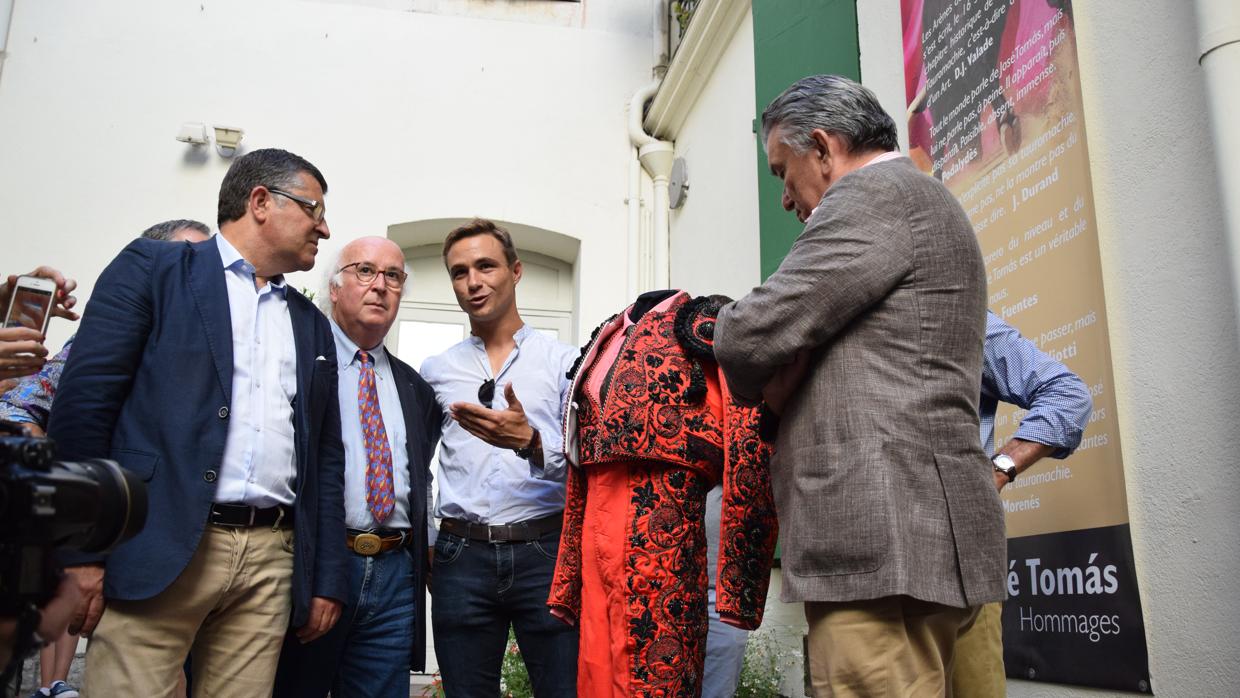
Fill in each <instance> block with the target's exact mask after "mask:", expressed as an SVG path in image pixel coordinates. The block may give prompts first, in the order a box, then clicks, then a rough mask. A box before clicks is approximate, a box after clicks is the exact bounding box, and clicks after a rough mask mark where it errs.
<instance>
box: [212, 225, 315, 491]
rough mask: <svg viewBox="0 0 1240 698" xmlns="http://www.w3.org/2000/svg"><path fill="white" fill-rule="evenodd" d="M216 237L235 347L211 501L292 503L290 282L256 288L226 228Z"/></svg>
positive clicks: (293, 365)
mask: <svg viewBox="0 0 1240 698" xmlns="http://www.w3.org/2000/svg"><path fill="white" fill-rule="evenodd" d="M215 240H216V244H218V245H219V248H220V258H221V259H222V260H223V263H224V285H225V287H226V288H227V289H228V310H229V315H230V316H231V318H232V350H233V378H232V403H231V405H230V406H229V419H228V436H227V438H226V440H225V441H224V458H223V461H222V462H221V464H220V477H219V482H218V483H217V487H216V490H215V501H217V502H240V503H244V504H252V505H254V506H258V507H270V506H274V505H276V504H292V503H293V499H294V493H293V483H294V481H295V480H296V479H297V462H296V457H297V456H296V447H295V445H294V440H293V439H294V436H293V398H295V397H296V396H297V353H296V348H295V347H294V345H293V320H292V318H291V317H290V316H289V312H288V303H287V301H286V300H285V293H286V292H287V290H288V289H287V287H286V286H285V284H284V277H283V276H276V277H272V278H270V279H268V280H267V284H266V285H265V286H263V287H262V288H255V286H254V265H252V264H250V263H249V262H247V261H246V260H245V259H243V258H242V257H241V253H240V252H238V251H237V248H235V247H233V246H232V245H231V244H229V242H228V240H227V239H225V238H224V236H223V235H216V236H215Z"/></svg>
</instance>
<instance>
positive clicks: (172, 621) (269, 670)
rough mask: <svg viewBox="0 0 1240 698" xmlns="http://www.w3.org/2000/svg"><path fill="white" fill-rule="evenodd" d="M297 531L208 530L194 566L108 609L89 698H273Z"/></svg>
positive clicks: (92, 660)
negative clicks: (188, 685) (187, 696)
mask: <svg viewBox="0 0 1240 698" xmlns="http://www.w3.org/2000/svg"><path fill="white" fill-rule="evenodd" d="M291 543H292V531H291V530H282V529H277V530H272V529H271V528H264V527H259V528H225V527H221V526H213V525H210V524H208V525H207V528H206V530H205V531H204V532H203V534H202V539H201V540H200V541H199V543H198V549H197V550H196V551H195V552H194V556H193V558H191V559H190V562H189V565H187V566H186V568H185V570H184V571H182V572H181V575H180V576H179V577H177V579H176V581H174V582H173V583H172V584H171V585H170V586H169V587H168V588H167V589H164V590H163V591H162V592H160V593H159V594H158V595H156V596H155V597H153V598H150V599H144V600H142V601H109V602H108V604H107V608H106V610H105V611H104V613H103V618H102V619H101V620H100V621H99V625H98V626H97V627H96V628H95V632H94V634H93V635H92V636H91V638H90V643H89V644H88V645H87V648H86V676H85V680H84V685H83V690H82V695H83V696H85V697H86V698H115V697H117V696H171V695H172V692H173V690H174V689H175V687H176V685H177V677H178V675H179V673H180V671H181V666H182V664H184V662H185V657H186V655H189V654H191V652H192V656H193V695H194V698H206V697H211V698H215V697H216V696H236V697H237V698H254V697H255V696H269V695H271V689H272V684H273V683H274V680H275V673H276V663H277V662H278V660H279V658H280V647H281V644H282V642H283V640H284V634H285V631H286V630H287V628H288V621H289V613H290V611H291V607H292V594H291V589H292V577H293V553H292V545H291Z"/></svg>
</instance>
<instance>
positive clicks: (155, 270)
mask: <svg viewBox="0 0 1240 698" xmlns="http://www.w3.org/2000/svg"><path fill="white" fill-rule="evenodd" d="M224 273H225V272H224V268H223V263H222V262H221V259H220V254H219V248H218V246H217V243H216V241H215V240H214V239H211V240H207V241H204V242H199V243H194V244H190V243H167V242H160V241H155V240H145V239H139V240H135V241H134V242H132V243H130V244H129V246H128V247H126V248H125V249H124V250H123V251H122V252H121V253H120V255H118V256H117V258H116V259H115V260H113V261H112V263H111V264H109V265H108V268H107V269H105V270H104V272H103V275H102V276H100V277H99V280H98V282H97V283H96V284H95V289H94V292H93V293H92V294H91V298H90V303H89V305H88V306H87V308H86V313H85V314H84V317H83V319H82V326H81V329H80V330H79V332H78V334H77V339H76V341H75V343H74V347H73V352H71V353H70V356H69V361H68V363H67V364H66V366H65V371H64V374H63V376H62V378H61V382H60V385H59V388H58V391H57V394H56V400H55V402H54V403H53V405H52V414H51V419H50V423H49V425H48V434H49V436H50V437H51V438H53V439H55V441H56V443H57V444H58V448H59V457H60V458H62V459H65V460H80V459H83V458H111V459H113V460H116V461H117V462H119V463H120V464H121V466H122V467H124V468H127V469H129V470H131V471H133V472H134V473H136V474H137V475H138V476H139V477H141V478H142V479H143V480H144V481H146V484H147V493H148V499H149V505H150V508H149V513H148V515H147V519H146V526H145V527H144V528H143V529H142V532H141V533H139V534H138V535H137V536H135V537H134V538H133V539H131V540H129V541H127V542H125V543H122V544H121V545H119V546H118V547H117V548H116V549H115V550H113V551H112V552H111V553H110V554H109V555H108V556H107V557H106V566H107V571H106V574H105V576H104V595H105V596H106V597H108V598H111V599H126V600H131V599H147V598H151V597H153V596H155V595H156V594H158V593H160V592H161V591H163V590H164V589H166V588H167V587H168V585H169V584H171V583H172V581H173V580H175V579H176V578H177V576H178V575H179V574H180V573H181V571H182V570H184V569H185V566H186V565H187V564H188V563H189V560H190V558H191V557H192V556H193V554H194V551H195V550H196V549H197V547H198V541H199V539H200V537H201V536H202V532H203V530H204V528H205V527H206V526H207V516H208V512H209V509H210V507H211V504H212V502H213V501H214V498H215V491H216V480H217V479H218V475H219V471H220V465H221V460H222V456H223V452H224V441H225V438H226V437H227V433H228V416H229V411H230V409H231V404H232V395H231V393H232V376H233V343H232V322H231V316H230V315H229V305H228V292H227V290H226V288H225V285H224V283H225V282H224ZM286 297H287V302H288V309H289V315H290V317H291V320H292V325H293V337H294V344H295V349H296V355H297V397H296V399H295V400H294V403H293V422H294V424H293V428H294V434H295V441H296V444H295V445H296V455H297V458H296V460H297V480H296V483H295V484H294V492H295V494H296V503H295V505H294V508H295V522H294V542H293V546H294V557H293V585H292V587H293V618H292V622H293V623H294V624H295V625H298V626H300V625H302V624H304V623H305V621H306V619H307V616H308V607H309V603H310V599H311V597H313V596H324V597H328V598H333V599H338V600H343V599H344V598H345V594H346V590H347V589H348V578H347V572H346V569H345V566H346V565H347V562H348V558H347V553H346V551H345V549H344V546H343V545H342V544H341V541H343V540H344V536H345V529H344V449H343V447H342V446H341V442H340V407H339V403H338V402H337V393H336V361H335V351H336V350H335V342H334V340H333V338H332V333H331V327H330V325H329V324H328V322H327V318H325V317H323V315H322V314H321V313H319V311H318V310H317V309H316V308H315V307H314V306H313V304H311V303H310V301H309V300H307V299H306V297H305V296H303V295H301V294H300V293H298V292H297V291H295V290H293V289H292V288H289V289H288V292H287V296H286ZM94 559H96V560H98V559H99V558H94ZM84 561H87V560H86V559H82V558H79V559H73V558H68V557H67V558H66V559H65V562H66V563H67V564H73V563H75V562H84Z"/></svg>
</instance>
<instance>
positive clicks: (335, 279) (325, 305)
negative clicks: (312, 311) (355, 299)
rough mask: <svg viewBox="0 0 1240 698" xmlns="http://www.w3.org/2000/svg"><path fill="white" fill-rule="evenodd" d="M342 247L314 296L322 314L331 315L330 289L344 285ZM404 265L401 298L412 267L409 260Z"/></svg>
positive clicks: (405, 290) (411, 273)
mask: <svg viewBox="0 0 1240 698" xmlns="http://www.w3.org/2000/svg"><path fill="white" fill-rule="evenodd" d="M344 247H348V245H347V244H346V245H345V246H344ZM344 247H341V248H340V249H339V250H337V251H336V256H335V257H332V263H331V266H329V267H327V271H326V272H324V274H323V291H322V293H320V294H319V295H318V296H317V297H316V298H315V302H316V303H317V304H318V306H319V310H322V311H323V314H324V315H326V316H328V317H331V315H332V308H333V307H334V305H335V304H334V303H332V289H333V288H340V287H341V286H343V285H344V272H343V271H340V258H341V257H343V256H344ZM404 267H405V285H404V286H402V287H401V288H400V297H401V298H404V297H405V293H406V292H407V291H408V290H409V281H410V280H412V279H413V267H410V266H409V262H405V264H404Z"/></svg>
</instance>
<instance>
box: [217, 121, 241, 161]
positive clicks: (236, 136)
mask: <svg viewBox="0 0 1240 698" xmlns="http://www.w3.org/2000/svg"><path fill="white" fill-rule="evenodd" d="M212 128H214V129H215V150H216V151H217V152H218V153H219V154H220V157H225V158H230V157H232V156H233V155H236V154H237V148H239V147H240V146H241V138H242V137H243V136H245V131H244V130H242V129H239V128H236V127H233V126H212Z"/></svg>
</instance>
